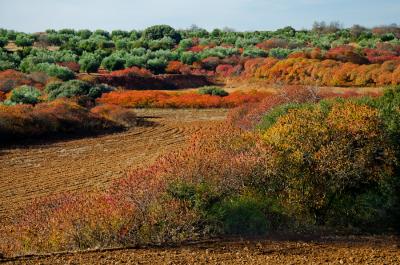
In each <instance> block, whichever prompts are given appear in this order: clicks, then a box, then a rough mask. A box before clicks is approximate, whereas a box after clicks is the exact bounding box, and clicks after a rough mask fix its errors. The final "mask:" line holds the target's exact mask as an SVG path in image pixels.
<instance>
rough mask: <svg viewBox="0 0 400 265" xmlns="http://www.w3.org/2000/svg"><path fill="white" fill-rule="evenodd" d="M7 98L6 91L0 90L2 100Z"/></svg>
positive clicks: (0, 99)
mask: <svg viewBox="0 0 400 265" xmlns="http://www.w3.org/2000/svg"><path fill="white" fill-rule="evenodd" d="M5 99H6V93H4V92H1V91H0V102H1V101H4V100H5Z"/></svg>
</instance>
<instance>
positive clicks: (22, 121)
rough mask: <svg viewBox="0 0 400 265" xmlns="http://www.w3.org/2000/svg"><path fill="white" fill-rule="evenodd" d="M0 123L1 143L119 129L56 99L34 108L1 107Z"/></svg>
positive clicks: (28, 106) (86, 111)
mask: <svg viewBox="0 0 400 265" xmlns="http://www.w3.org/2000/svg"><path fill="white" fill-rule="evenodd" d="M0 120H1V121H2V122H1V123H0V136H1V137H0V140H7V139H13V138H26V137H32V136H42V135H48V134H55V133H70V132H75V133H87V132H97V131H102V130H105V129H117V128H120V127H121V125H118V124H116V123H114V122H112V121H109V120H106V119H104V118H101V117H99V116H98V115H95V114H93V113H90V112H89V111H88V110H87V109H85V108H83V107H81V106H79V105H78V104H76V103H74V102H71V101H66V100H55V101H52V102H50V103H40V104H37V105H35V106H31V105H15V106H2V105H0Z"/></svg>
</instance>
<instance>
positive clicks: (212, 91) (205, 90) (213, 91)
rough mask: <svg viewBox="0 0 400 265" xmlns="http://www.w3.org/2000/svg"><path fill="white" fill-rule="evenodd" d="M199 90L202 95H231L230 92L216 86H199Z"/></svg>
mask: <svg viewBox="0 0 400 265" xmlns="http://www.w3.org/2000/svg"><path fill="white" fill-rule="evenodd" d="M198 92H199V94H201V95H211V96H220V97H225V96H228V95H229V93H228V92H226V91H225V90H223V89H222V88H219V87H216V86H206V87H201V88H199V90H198Z"/></svg>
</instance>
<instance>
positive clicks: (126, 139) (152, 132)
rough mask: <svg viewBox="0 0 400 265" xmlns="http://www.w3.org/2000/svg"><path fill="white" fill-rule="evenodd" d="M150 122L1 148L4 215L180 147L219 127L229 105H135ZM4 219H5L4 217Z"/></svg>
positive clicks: (99, 183) (92, 185) (94, 184)
mask: <svg viewBox="0 0 400 265" xmlns="http://www.w3.org/2000/svg"><path fill="white" fill-rule="evenodd" d="M136 113H137V115H138V116H139V117H146V120H147V123H146V124H144V125H142V126H138V127H135V128H132V129H130V130H128V131H125V132H120V133H114V134H108V135H101V136H96V137H85V138H80V139H73V140H71V139H70V140H59V141H53V142H50V143H49V142H48V141H46V140H41V141H39V142H36V143H30V144H21V145H17V146H10V147H7V148H3V149H0V167H1V170H0V220H1V219H3V220H5V219H7V218H8V217H9V216H10V215H11V213H13V212H15V211H16V210H18V209H19V208H21V207H24V206H25V205H26V204H27V203H29V202H30V201H31V200H32V199H34V198H39V197H43V196H48V195H53V194H59V193H61V192H67V191H68V192H71V191H72V192H73V191H78V190H82V189H84V190H91V189H98V188H100V189H101V188H104V187H106V186H107V184H109V183H110V182H111V181H112V180H114V179H116V178H119V177H121V176H124V175H125V174H126V172H127V171H128V170H129V169H130V168H132V167H137V166H142V165H146V164H149V163H151V162H152V161H154V160H155V159H156V158H157V157H158V156H159V155H160V154H163V153H166V152H168V151H172V150H175V149H177V148H180V147H181V146H182V145H183V144H184V142H185V139H186V138H187V137H188V136H190V135H191V134H192V133H194V132H196V131H198V130H200V129H201V128H204V127H208V126H215V124H217V123H218V122H220V121H221V120H222V119H224V118H225V115H226V110H221V109H211V110H195V109H193V110H191V109H190V110H168V109H167V110H164V109H162V110H151V109H147V110H136ZM0 223H1V222H0Z"/></svg>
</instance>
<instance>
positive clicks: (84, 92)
mask: <svg viewBox="0 0 400 265" xmlns="http://www.w3.org/2000/svg"><path fill="white" fill-rule="evenodd" d="M112 90H113V88H111V87H109V86H107V85H104V84H100V85H95V86H93V85H91V84H89V83H87V82H84V81H80V80H70V81H67V82H64V83H61V82H56V83H50V84H49V85H47V86H46V89H45V91H46V93H47V94H48V99H49V100H55V99H57V98H72V97H79V96H87V97H89V98H92V99H95V98H98V97H100V96H101V94H102V93H106V92H110V91H112Z"/></svg>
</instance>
